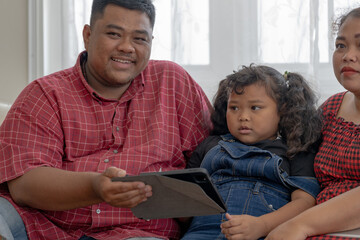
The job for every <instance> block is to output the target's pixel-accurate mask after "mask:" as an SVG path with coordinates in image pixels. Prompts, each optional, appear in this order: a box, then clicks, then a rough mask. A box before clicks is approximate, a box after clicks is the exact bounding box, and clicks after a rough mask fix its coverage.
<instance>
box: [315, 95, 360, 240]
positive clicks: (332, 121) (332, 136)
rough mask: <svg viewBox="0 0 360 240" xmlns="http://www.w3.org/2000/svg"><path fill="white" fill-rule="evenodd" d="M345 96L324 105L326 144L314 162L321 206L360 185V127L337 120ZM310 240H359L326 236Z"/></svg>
mask: <svg viewBox="0 0 360 240" xmlns="http://www.w3.org/2000/svg"><path fill="white" fill-rule="evenodd" d="M345 93H346V92H342V93H338V94H336V95H334V96H332V97H330V98H329V99H328V100H327V101H326V102H325V103H324V104H323V105H322V109H323V118H324V120H323V122H324V126H323V131H322V133H323V142H322V144H321V146H320V149H319V152H318V154H317V155H316V158H315V161H314V170H315V174H316V177H317V178H318V180H319V183H320V186H321V189H322V191H321V192H320V193H319V195H318V196H317V199H316V201H317V204H320V203H322V202H325V201H327V200H329V199H331V198H333V197H335V196H337V195H339V194H342V193H344V192H346V191H348V190H350V189H352V188H355V187H357V186H359V185H360V138H359V133H360V126H359V125H355V124H354V123H352V122H346V121H344V119H342V118H337V117H336V115H337V113H338V110H339V108H340V105H341V103H342V100H343V97H344V95H345ZM339 211H341V209H339ZM308 239H311V240H315V239H321V240H328V239H329V240H330V239H357V238H349V237H338V236H329V235H324V236H316V237H311V238H308Z"/></svg>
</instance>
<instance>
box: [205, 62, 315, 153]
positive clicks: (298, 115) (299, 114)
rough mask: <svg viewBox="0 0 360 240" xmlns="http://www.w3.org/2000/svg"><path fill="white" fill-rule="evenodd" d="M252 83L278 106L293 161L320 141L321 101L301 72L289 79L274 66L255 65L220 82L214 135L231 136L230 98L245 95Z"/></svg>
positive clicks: (215, 103) (284, 137) (213, 119)
mask: <svg viewBox="0 0 360 240" xmlns="http://www.w3.org/2000/svg"><path fill="white" fill-rule="evenodd" d="M252 84H259V85H261V86H264V87H265V89H266V92H267V94H268V95H269V96H270V97H271V98H273V99H274V101H275V102H276V103H277V108H278V111H279V116H280V122H279V133H280V135H281V136H282V137H283V139H284V140H285V141H286V144H287V146H288V151H287V156H288V157H289V158H291V157H293V156H294V155H295V154H296V153H298V152H301V151H306V150H307V149H308V148H309V146H310V145H312V144H313V143H315V142H316V141H317V140H318V139H319V137H320V133H321V117H320V113H319V112H318V110H317V106H316V101H317V98H316V96H315V94H314V92H313V91H312V89H311V88H310V86H309V85H308V83H307V82H306V80H305V79H304V78H303V77H302V76H301V75H300V74H297V73H291V72H290V73H286V77H285V75H282V74H281V73H279V72H278V71H277V70H275V69H273V68H271V67H267V66H261V65H259V66H255V65H254V64H251V65H250V66H249V67H246V66H243V67H242V69H240V70H239V71H237V72H234V73H233V74H231V75H229V76H227V77H226V79H224V80H222V81H221V82H220V84H219V89H218V91H217V93H216V95H215V98H214V103H213V105H214V111H213V112H212V114H211V120H212V122H213V125H214V128H213V130H212V135H222V134H226V133H229V129H228V126H227V122H226V111H227V102H228V98H229V95H230V93H232V92H236V93H237V94H242V93H243V90H244V88H245V87H247V86H249V85H252ZM264 121H266V119H264Z"/></svg>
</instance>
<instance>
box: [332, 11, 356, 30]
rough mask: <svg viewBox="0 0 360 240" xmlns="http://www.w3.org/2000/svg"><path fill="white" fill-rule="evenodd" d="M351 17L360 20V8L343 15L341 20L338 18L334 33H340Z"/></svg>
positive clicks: (334, 25)
mask: <svg viewBox="0 0 360 240" xmlns="http://www.w3.org/2000/svg"><path fill="white" fill-rule="evenodd" d="M349 17H355V18H360V7H358V8H354V9H352V10H350V11H349V12H347V13H346V14H343V15H341V16H340V17H339V18H337V19H336V20H335V21H334V23H333V31H334V33H336V32H338V31H339V29H340V27H341V26H342V25H343V24H344V22H345V21H346V20H347V19H348V18H349Z"/></svg>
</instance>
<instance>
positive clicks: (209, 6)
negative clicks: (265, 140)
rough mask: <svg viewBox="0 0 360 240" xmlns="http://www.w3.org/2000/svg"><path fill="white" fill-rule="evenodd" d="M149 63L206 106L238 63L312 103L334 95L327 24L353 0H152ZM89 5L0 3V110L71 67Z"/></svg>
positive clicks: (79, 1) (355, 1)
mask: <svg viewBox="0 0 360 240" xmlns="http://www.w3.org/2000/svg"><path fill="white" fill-rule="evenodd" d="M153 2H154V4H155V7H156V10H157V12H156V14H157V16H156V21H155V28H154V40H153V49H152V55H151V58H152V59H165V60H172V61H175V62H177V63H178V64H180V65H182V66H183V67H184V68H185V69H186V70H187V71H188V72H189V73H190V74H191V75H192V77H193V78H194V79H195V80H196V81H197V82H198V83H199V84H200V85H201V87H202V88H203V89H204V91H205V93H206V94H207V96H208V97H209V99H210V100H212V98H213V96H214V93H215V92H216V90H217V86H218V83H219V81H220V80H221V79H224V78H225V77H226V76H227V75H228V74H230V73H232V72H233V71H234V70H237V69H239V68H240V67H241V66H242V65H249V64H251V63H256V64H266V65H269V66H272V67H275V68H276V69H278V70H279V71H280V72H284V71H290V72H298V73H301V74H303V75H304V76H306V78H307V79H308V80H309V81H310V82H311V84H312V86H313V87H314V88H315V90H316V91H317V92H318V94H319V96H320V101H319V103H321V102H322V101H324V100H325V99H326V98H327V97H329V96H330V95H331V94H333V93H336V92H339V91H342V90H343V89H342V87H341V85H340V84H338V83H337V81H336V79H335V76H334V75H333V71H332V63H331V57H332V51H333V47H334V35H333V31H332V23H333V22H334V20H335V19H336V18H338V17H339V16H340V15H341V14H343V13H345V12H347V11H348V10H349V9H350V8H353V7H359V6H360V2H359V0H301V1H300V0H196V1H195V0H153ZM91 3H92V0H0V29H1V32H2V34H1V35H2V37H1V40H0V72H1V73H2V74H1V77H0V83H1V87H0V104H8V105H10V104H12V103H13V101H14V100H15V98H16V97H17V95H18V94H19V93H20V91H21V90H22V89H23V88H24V87H25V86H26V85H27V84H28V83H29V82H30V81H32V80H34V79H36V78H38V77H41V76H43V75H46V74H49V73H52V72H55V71H58V70H61V69H64V68H68V67H71V66H73V65H74V64H75V61H76V58H77V56H78V54H79V52H81V51H82V50H84V47H83V41H82V35H81V34H82V28H83V25H84V24H86V23H89V16H90V10H91Z"/></svg>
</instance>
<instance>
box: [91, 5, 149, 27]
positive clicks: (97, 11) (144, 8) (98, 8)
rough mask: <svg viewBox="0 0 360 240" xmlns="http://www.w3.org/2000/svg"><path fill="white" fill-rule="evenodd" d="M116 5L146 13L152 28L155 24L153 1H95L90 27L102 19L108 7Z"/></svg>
mask: <svg viewBox="0 0 360 240" xmlns="http://www.w3.org/2000/svg"><path fill="white" fill-rule="evenodd" d="M109 4H114V5H117V6H120V7H123V8H126V9H130V10H137V11H140V12H143V13H146V15H148V17H149V19H150V24H151V28H154V24H155V7H154V4H153V3H152V1H151V0H94V1H93V4H92V9H91V17H90V25H93V24H94V23H95V21H96V20H97V19H98V18H100V17H102V16H103V14H104V9H105V7H106V6H107V5H109Z"/></svg>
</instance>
